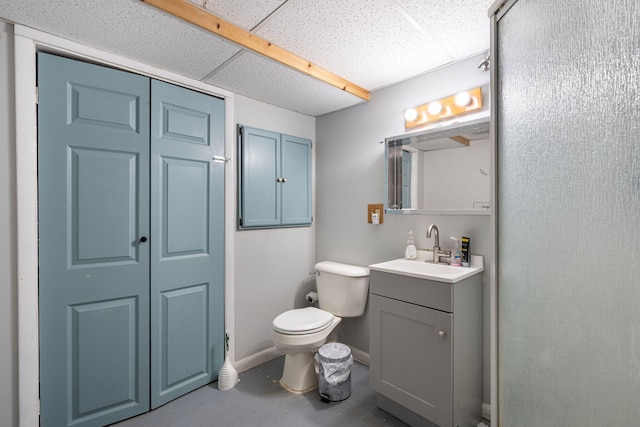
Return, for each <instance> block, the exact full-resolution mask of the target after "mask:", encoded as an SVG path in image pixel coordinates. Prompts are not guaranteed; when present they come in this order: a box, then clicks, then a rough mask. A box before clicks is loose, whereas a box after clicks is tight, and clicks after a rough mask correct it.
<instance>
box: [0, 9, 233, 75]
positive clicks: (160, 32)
mask: <svg viewBox="0 0 640 427" xmlns="http://www.w3.org/2000/svg"><path fill="white" fill-rule="evenodd" d="M0 17H4V18H6V19H8V20H10V21H13V22H17V23H20V24H23V25H25V26H28V27H33V28H37V29H39V30H42V31H45V32H47V33H50V34H54V35H58V36H61V37H64V38H66V39H70V40H73V41H77V42H79V43H82V44H84V45H87V46H91V47H94V48H98V49H101V50H104V51H107V52H113V53H116V54H118V55H120V56H124V57H129V58H132V59H135V60H137V61H140V62H143V63H147V64H149V65H153V66H156V67H159V68H163V69H166V70H169V71H173V72H175V73H178V74H182V75H184V76H188V77H191V78H195V79H202V78H203V77H204V76H206V75H207V74H209V73H210V72H211V71H212V70H214V69H215V68H216V67H217V66H219V65H221V64H222V63H224V62H225V61H226V60H227V59H229V58H230V57H231V56H233V55H234V54H235V53H236V52H238V51H239V50H240V49H239V48H237V47H236V46H234V45H232V44H229V43H225V42H223V41H222V40H220V39H219V38H217V37H215V36H213V35H211V34H209V33H207V32H205V31H203V30H200V29H198V28H196V27H193V26H191V25H186V24H185V23H183V22H182V21H179V20H178V19H176V18H174V17H172V16H168V15H166V14H164V13H162V12H160V11H158V10H156V9H153V8H151V7H149V6H146V5H145V4H143V3H142V2H140V1H131V0H109V1H108V2H105V1H103V0H83V1H73V2H70V1H68V0H67V1H65V0H49V1H47V2H46V7H43V4H42V3H39V2H38V1H37V0H29V1H25V0H2V1H1V2H0Z"/></svg>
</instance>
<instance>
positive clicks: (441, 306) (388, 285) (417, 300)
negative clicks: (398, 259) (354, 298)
mask: <svg viewBox="0 0 640 427" xmlns="http://www.w3.org/2000/svg"><path fill="white" fill-rule="evenodd" d="M453 286H454V284H452V283H443V282H436V281H432V280H425V279H418V278H416V277H411V276H402V275H400V274H391V273H385V272H382V271H375V270H372V271H371V277H370V283H369V289H370V292H371V293H372V294H375V295H380V296H384V297H388V298H393V299H397V300H400V301H406V302H409V303H412V304H416V305H420V306H423V307H429V308H433V309H436V310H440V311H446V312H449V313H453Z"/></svg>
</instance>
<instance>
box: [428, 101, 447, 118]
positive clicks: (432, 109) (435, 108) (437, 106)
mask: <svg viewBox="0 0 640 427" xmlns="http://www.w3.org/2000/svg"><path fill="white" fill-rule="evenodd" d="M442 110H444V105H442V104H441V103H440V102H438V101H434V102H432V103H431V104H429V106H428V107H427V111H428V112H429V114H431V115H432V116H435V115H436V114H440V113H442Z"/></svg>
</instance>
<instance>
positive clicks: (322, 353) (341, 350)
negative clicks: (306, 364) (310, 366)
mask: <svg viewBox="0 0 640 427" xmlns="http://www.w3.org/2000/svg"><path fill="white" fill-rule="evenodd" d="M318 356H319V357H320V359H322V361H323V362H333V363H340V362H346V361H347V360H349V358H350V357H351V349H350V348H349V346H347V345H344V344H341V343H339V342H329V343H326V344H325V345H323V346H322V347H320V348H319V349H318Z"/></svg>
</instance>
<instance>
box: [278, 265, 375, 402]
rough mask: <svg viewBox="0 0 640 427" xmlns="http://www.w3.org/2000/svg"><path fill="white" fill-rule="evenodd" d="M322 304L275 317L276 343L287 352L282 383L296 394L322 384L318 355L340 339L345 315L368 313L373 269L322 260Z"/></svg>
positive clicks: (319, 284) (319, 280)
mask: <svg viewBox="0 0 640 427" xmlns="http://www.w3.org/2000/svg"><path fill="white" fill-rule="evenodd" d="M315 270H316V272H317V274H318V275H317V280H316V285H317V289H318V305H319V306H320V308H315V307H306V308H298V309H293V310H288V311H285V312H284V313H282V314H280V315H278V316H277V317H276V318H275V319H274V320H273V328H272V331H271V338H272V340H273V344H274V345H275V347H276V348H278V349H279V350H280V351H282V352H283V353H285V361H284V370H283V373H282V379H281V380H280V384H281V385H282V386H283V387H284V388H285V389H287V390H289V391H291V392H294V393H304V392H307V391H309V390H312V389H314V388H316V387H317V385H318V378H317V375H316V372H315V367H314V358H313V356H314V354H315V353H316V352H317V351H318V349H319V348H320V347H321V346H322V345H323V344H325V343H326V342H327V341H329V342H331V341H336V338H337V332H338V325H339V324H340V322H341V321H342V317H356V316H361V315H362V314H363V313H364V309H365V306H366V302H367V295H368V292H369V269H368V268H367V267H360V266H354V265H348V264H341V263H336V262H332V261H324V262H319V263H317V264H316V265H315Z"/></svg>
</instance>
